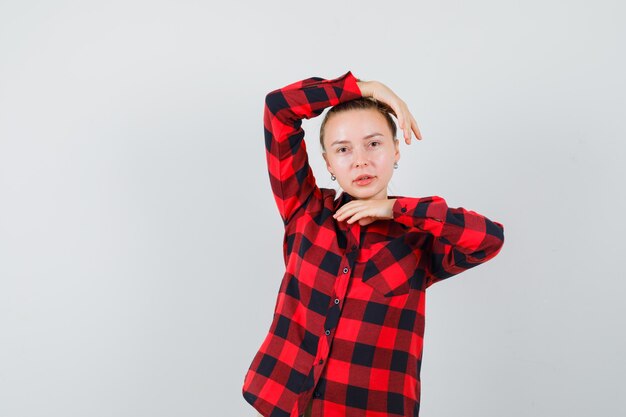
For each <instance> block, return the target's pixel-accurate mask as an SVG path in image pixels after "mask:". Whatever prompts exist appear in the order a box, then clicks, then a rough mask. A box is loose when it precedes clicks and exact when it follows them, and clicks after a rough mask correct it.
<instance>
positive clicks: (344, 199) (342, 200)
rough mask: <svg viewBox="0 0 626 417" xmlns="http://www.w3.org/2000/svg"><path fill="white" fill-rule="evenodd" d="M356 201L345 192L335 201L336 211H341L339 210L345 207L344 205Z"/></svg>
mask: <svg viewBox="0 0 626 417" xmlns="http://www.w3.org/2000/svg"><path fill="white" fill-rule="evenodd" d="M352 200H354V197H353V196H351V195H350V194H348V193H346V192H345V191H342V192H341V195H339V198H337V199H336V200H335V211H337V210H339V208H340V207H341V206H343V205H344V204H346V203H348V202H350V201H352Z"/></svg>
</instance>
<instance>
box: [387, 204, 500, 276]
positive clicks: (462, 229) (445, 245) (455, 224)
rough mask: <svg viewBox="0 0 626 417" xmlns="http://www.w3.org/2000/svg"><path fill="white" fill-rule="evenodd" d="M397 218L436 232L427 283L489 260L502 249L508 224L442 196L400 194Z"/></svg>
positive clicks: (394, 210)
mask: <svg viewBox="0 0 626 417" xmlns="http://www.w3.org/2000/svg"><path fill="white" fill-rule="evenodd" d="M392 209H393V219H394V220H395V221H397V222H399V223H402V224H404V225H406V226H409V227H412V228H413V227H414V228H417V229H420V230H423V231H425V232H428V233H430V234H431V235H432V236H433V241H432V242H433V243H432V247H431V248H430V254H429V271H428V278H427V282H426V287H429V286H430V285H432V284H434V283H436V282H438V281H441V280H443V279H445V278H449V277H451V276H453V275H456V274H459V273H461V272H463V271H465V270H467V269H470V268H473V267H475V266H477V265H480V264H481V263H485V262H487V261H488V260H489V259H491V258H493V257H494V256H496V255H497V254H498V252H500V249H501V248H502V245H503V243H504V226H503V225H502V224H501V223H498V222H495V221H491V220H489V219H488V218H486V217H485V216H482V215H481V214H478V213H476V212H474V211H471V210H466V209H464V208H463V207H458V208H451V207H448V205H447V204H446V201H445V200H444V199H443V198H441V197H438V196H431V197H422V198H413V197H398V198H397V199H396V200H395V202H394V203H393V207H392Z"/></svg>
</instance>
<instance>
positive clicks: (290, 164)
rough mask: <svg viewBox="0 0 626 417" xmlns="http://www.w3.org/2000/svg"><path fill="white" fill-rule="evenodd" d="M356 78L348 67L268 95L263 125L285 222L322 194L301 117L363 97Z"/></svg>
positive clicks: (272, 184)
mask: <svg viewBox="0 0 626 417" xmlns="http://www.w3.org/2000/svg"><path fill="white" fill-rule="evenodd" d="M356 82H357V79H356V78H355V77H354V75H353V74H352V73H351V72H350V71H348V72H347V73H345V74H344V75H342V76H340V77H338V78H335V79H330V80H325V79H323V78H320V77H311V78H307V79H305V80H302V81H298V82H295V83H293V84H289V85H287V86H286V87H283V88H280V89H277V90H274V91H272V92H270V93H268V94H267V96H266V98H265V110H264V116H263V125H264V130H265V150H266V157H267V166H268V171H269V176H270V183H271V187H272V192H273V193H274V198H275V200H276V204H277V206H278V210H279V212H280V215H281V217H282V219H283V222H284V224H285V225H287V223H289V221H290V220H291V219H292V218H293V216H294V214H295V213H296V212H297V211H298V210H299V209H300V208H302V207H304V206H305V205H306V204H307V201H308V200H309V198H311V196H312V195H314V194H316V193H317V194H319V190H318V187H317V185H316V182H315V177H314V176H313V172H312V170H311V167H310V166H309V160H308V155H307V151H306V145H305V142H304V140H303V139H304V130H303V129H302V127H301V125H302V119H303V118H306V119H309V118H311V117H314V116H319V115H320V114H321V113H322V112H323V111H324V109H325V108H327V107H330V106H334V105H337V104H339V103H341V102H344V101H349V100H353V99H356V98H359V97H362V94H361V91H360V89H359V87H358V85H357V83H356Z"/></svg>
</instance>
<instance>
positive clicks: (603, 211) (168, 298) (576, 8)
mask: <svg viewBox="0 0 626 417" xmlns="http://www.w3.org/2000/svg"><path fill="white" fill-rule="evenodd" d="M624 11H625V6H624V5H623V3H622V2H619V1H595V2H591V1H564V0H552V1H551V0H541V1H537V0H531V1H523V2H522V1H501V0H498V1H495V0H479V1H473V2H463V1H437V2H425V1H406V2H382V1H316V2H294V1H264V2H257V1H247V2H228V3H226V2H223V3H221V4H217V3H213V2H209V1H128V0H125V1H113V2H102V1H98V2H95V1H90V2H85V1H55V2H45V1H8V0H3V1H1V2H0V415H1V416H3V417H35V416H41V417H52V416H58V417H74V416H76V417H84V416H89V417H101V416H102V417H104V416H115V417H138V416H141V417H159V416H163V417H170V416H233V417H235V416H237V417H240V416H251V417H252V416H255V415H256V414H255V413H256V411H255V410H254V409H253V408H252V407H251V406H250V405H249V404H248V403H246V402H245V400H244V399H243V397H242V395H241V387H242V384H243V378H244V374H245V372H246V370H247V369H248V366H249V365H250V363H251V361H252V358H253V356H254V354H255V353H256V351H257V349H258V348H259V347H260V344H261V342H262V340H263V338H264V337H265V335H266V333H267V331H268V330H269V326H270V322H271V319H272V308H273V307H274V304H275V300H276V295H277V292H278V288H279V285H280V280H281V278H282V274H283V272H284V264H283V263H282V238H283V228H282V222H281V220H280V217H279V214H278V210H277V208H276V207H275V202H274V199H273V196H272V193H271V189H270V183H269V176H268V173H267V167H266V160H265V148H264V137H263V124H262V116H263V114H262V112H263V104H264V98H265V95H266V94H267V93H268V92H269V91H271V90H274V89H276V88H279V87H283V86H285V85H287V84H290V83H292V82H295V81H298V80H301V79H304V78H308V77H313V76H319V77H323V78H327V79H329V78H335V77H338V76H340V75H343V74H344V73H345V72H347V71H348V70H350V71H352V72H353V74H355V76H357V77H359V78H361V79H364V80H378V81H381V82H383V83H385V84H386V85H388V86H389V87H390V88H391V89H393V90H394V91H395V92H396V93H397V94H398V95H399V96H400V97H401V98H402V99H403V100H405V101H406V102H407V104H408V105H409V108H410V109H411V111H412V112H413V114H414V116H415V118H416V120H417V122H418V124H419V127H420V129H421V132H422V134H423V137H424V139H423V141H421V142H419V141H415V140H414V141H413V143H412V144H411V145H409V146H407V145H406V144H405V143H404V142H403V141H402V142H401V159H400V161H399V169H398V170H397V171H395V173H394V177H393V179H392V181H391V183H390V189H389V192H390V194H397V195H405V196H413V197H419V196H429V195H438V196H441V197H444V198H445V199H446V201H447V202H448V205H449V206H451V207H464V208H466V209H470V210H474V211H477V212H479V213H481V214H483V215H485V216H487V217H488V218H490V219H492V220H496V221H499V222H501V223H503V224H504V227H505V243H504V246H503V248H502V251H501V252H500V253H499V255H498V256H497V257H496V258H494V259H493V260H491V261H489V262H487V263H485V264H483V265H480V266H478V267H476V268H474V269H472V270H468V271H466V272H464V273H462V274H460V275H457V276H455V277H452V278H449V279H448V280H446V281H443V282H440V283H437V284H435V285H434V286H432V287H430V288H429V289H428V291H427V302H426V309H427V315H426V333H425V346H424V358H423V359H424V362H423V367H422V374H421V376H422V384H423V389H422V414H423V415H424V416H430V417H448V416H461V415H464V416H481V417H487V416H493V417H501V416H509V417H517V416H519V417H522V416H524V417H526V416H534V417H538V416H542V417H543V416H545V417H552V416H569V417H579V416H580V417H582V416H588V415H598V416H617V415H626V414H625V413H626V405H624V404H625V403H624V394H626V384H625V383H624V375H625V373H626V360H625V359H624V352H625V351H626V337H625V336H624V328H625V326H626V306H625V303H624V301H623V299H624V291H625V290H626V285H625V284H624V281H625V278H626V277H625V274H624V272H623V267H622V263H623V261H622V256H624V250H625V249H626V248H625V245H624V242H623V236H625V234H626V227H625V224H626V218H625V216H624V213H625V210H626V198H625V195H624V186H623V180H624V179H625V178H626V169H625V168H624V166H625V164H624V157H625V152H624V150H625V146H624V141H625V139H626V125H625V124H624V120H625V118H626V86H625V78H624V74H625V73H626V63H625V58H624V49H623V46H624V39H626V29H625V28H624V24H623V22H624V18H625V17H626V16H625V13H624ZM320 122H321V116H320V117H318V118H313V119H310V120H305V122H304V124H303V126H304V128H305V131H306V137H305V140H306V143H307V149H308V151H309V156H310V161H311V164H312V166H313V170H314V173H315V176H316V179H317V182H318V185H319V186H320V187H328V188H332V187H336V184H337V183H336V182H332V181H331V180H330V175H329V174H328V172H327V171H326V168H325V166H324V164H323V160H322V158H321V154H320V147H319V144H318V138H319V136H318V135H319V124H320Z"/></svg>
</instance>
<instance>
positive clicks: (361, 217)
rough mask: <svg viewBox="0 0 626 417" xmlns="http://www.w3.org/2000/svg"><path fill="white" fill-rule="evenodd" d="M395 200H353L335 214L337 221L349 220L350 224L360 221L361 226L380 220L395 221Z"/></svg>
mask: <svg viewBox="0 0 626 417" xmlns="http://www.w3.org/2000/svg"><path fill="white" fill-rule="evenodd" d="M395 202H396V199H395V198H389V199H385V200H352V201H349V202H347V203H346V204H344V205H343V206H341V208H339V210H337V211H336V212H335V214H333V217H334V218H335V219H336V220H337V221H343V220H345V219H348V224H352V223H354V222H355V221H357V220H358V221H359V224H360V225H361V226H365V225H368V224H370V223H373V222H375V221H376V220H380V219H393V205H394V203H395Z"/></svg>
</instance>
